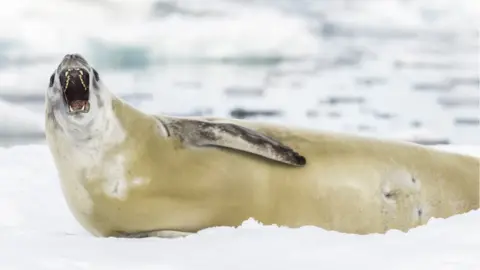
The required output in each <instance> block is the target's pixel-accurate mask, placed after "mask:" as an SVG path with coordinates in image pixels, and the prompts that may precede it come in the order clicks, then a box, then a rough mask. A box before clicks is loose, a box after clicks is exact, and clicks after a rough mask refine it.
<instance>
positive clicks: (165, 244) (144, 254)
mask: <svg viewBox="0 0 480 270" xmlns="http://www.w3.org/2000/svg"><path fill="white" fill-rule="evenodd" d="M440 148H442V149H446V150H447V151H455V152H461V153H466V154H475V155H477V156H480V146H468V145H464V146H459V147H458V148H457V147H456V146H455V147H454V146H441V147H440ZM0 179H1V181H0V213H1V215H0V268H1V269H2V270H13V269H15V270H17V269H18V270H24V269H29V270H30V269H35V270H43V269H49V270H53V269H102V270H107V269H146V270H150V269H167V270H168V269H209V270H213V269H219V270H220V269H221V270H224V269H302V270H305V269H371V270H375V269H382V270H383V269H390V270H395V269H409V270H413V269H421V270H426V269H435V270H443V269H455V270H463V269H469V270H474V269H476V270H478V269H480V231H479V230H478V224H480V211H472V212H470V213H467V214H463V215H458V216H454V217H451V218H448V219H432V220H431V221H430V222H429V223H428V224H427V225H426V226H422V227H418V228H416V229H412V230H411V231H410V232H408V233H403V232H400V231H395V230H392V231H389V232H388V233H387V234H386V235H380V234H372V235H365V236H358V235H348V234H342V233H338V232H329V231H326V230H323V229H320V228H315V227H310V226H307V227H303V228H299V229H289V228H282V227H277V226H273V225H271V226H263V225H261V224H258V223H257V222H255V221H254V220H247V221H245V222H244V223H243V224H242V225H241V226H240V227H238V228H233V227H218V228H209V229H205V230H203V231H201V232H200V233H198V234H197V235H192V236H188V237H186V238H183V239H158V238H150V239H116V238H95V237H93V236H91V235H89V234H88V233H87V232H86V231H84V230H83V229H82V228H81V227H80V226H79V224H78V223H77V222H76V221H75V220H74V219H73V217H72V215H71V214H70V212H69V211H68V209H67V206H66V204H65V202H64V199H63V195H62V193H61V191H60V187H59V179H58V177H57V174H56V170H55V168H54V165H53V162H52V159H51V156H50V153H49V151H48V148H47V146H45V145H26V146H14V147H10V148H0Z"/></svg>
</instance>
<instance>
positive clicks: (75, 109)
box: [46, 54, 111, 137]
mask: <svg viewBox="0 0 480 270" xmlns="http://www.w3.org/2000/svg"><path fill="white" fill-rule="evenodd" d="M109 100H111V98H110V94H109V93H108V91H106V90H105V89H104V87H103V86H102V84H101V82H100V78H99V75H98V72H97V71H96V70H95V69H94V68H93V67H92V66H91V65H90V64H89V63H88V62H87V61H86V60H85V58H83V57H82V56H81V55H80V54H67V55H65V56H64V57H63V59H62V60H61V62H60V63H59V64H58V66H57V68H56V69H55V70H54V72H53V73H52V75H51V76H50V81H49V87H48V89H47V93H46V113H47V114H46V115H47V119H48V120H50V122H51V123H52V124H53V128H55V129H61V130H63V131H64V132H68V133H72V134H73V133H75V136H76V137H78V136H80V137H81V136H86V137H90V135H91V133H92V132H93V131H94V130H100V129H102V128H103V124H102V121H103V120H102V118H103V117H106V116H105V114H106V112H105V110H102V108H104V105H105V104H106V103H107V102H108V101H109ZM103 122H104V121H103Z"/></svg>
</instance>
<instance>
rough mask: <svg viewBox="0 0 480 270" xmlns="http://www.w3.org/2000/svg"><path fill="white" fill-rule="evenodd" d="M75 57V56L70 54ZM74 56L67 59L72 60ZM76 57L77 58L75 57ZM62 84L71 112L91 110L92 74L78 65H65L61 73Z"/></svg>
mask: <svg viewBox="0 0 480 270" xmlns="http://www.w3.org/2000/svg"><path fill="white" fill-rule="evenodd" d="M70 57H73V56H70ZM71 59H72V58H69V59H67V56H65V60H67V61H68V60H71ZM75 59H76V58H75ZM59 79H60V85H61V87H62V91H63V97H64V100H65V103H66V104H67V106H68V111H69V113H86V112H88V111H89V110H90V103H89V95H90V89H89V88H90V74H89V72H88V71H87V70H86V69H85V68H83V67H78V66H73V67H69V66H67V67H65V68H64V69H62V70H61V71H60V73H59Z"/></svg>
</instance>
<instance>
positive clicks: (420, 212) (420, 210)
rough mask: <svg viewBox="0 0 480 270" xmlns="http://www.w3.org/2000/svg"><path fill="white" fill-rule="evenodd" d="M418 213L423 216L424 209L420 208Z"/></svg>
mask: <svg viewBox="0 0 480 270" xmlns="http://www.w3.org/2000/svg"><path fill="white" fill-rule="evenodd" d="M417 214H418V216H419V217H421V216H422V215H423V210H422V209H418V210H417Z"/></svg>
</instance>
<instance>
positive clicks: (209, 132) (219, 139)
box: [161, 118, 306, 166]
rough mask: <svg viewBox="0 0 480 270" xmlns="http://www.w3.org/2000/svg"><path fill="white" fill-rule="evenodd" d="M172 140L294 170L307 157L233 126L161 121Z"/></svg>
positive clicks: (273, 140) (304, 162)
mask: <svg viewBox="0 0 480 270" xmlns="http://www.w3.org/2000/svg"><path fill="white" fill-rule="evenodd" d="M161 121H162V122H163V124H164V125H165V128H166V129H167V131H168V133H169V136H173V137H176V138H179V139H180V140H181V141H182V142H183V143H184V144H186V145H190V146H196V147H202V146H217V147H225V148H229V149H234V150H239V151H243V152H247V153H251V154H255V155H259V156H262V157H265V158H268V159H270V160H275V161H278V162H282V163H285V164H289V165H292V166H304V165H305V164H306V160H305V157H303V156H302V155H300V154H299V153H297V152H295V151H294V150H293V149H291V148H290V147H288V146H286V145H284V144H282V143H281V142H279V141H277V140H275V139H273V138H270V137H268V136H266V135H264V134H262V133H260V132H258V131H255V130H252V129H248V128H245V127H242V126H239V125H236V124H231V123H214V122H208V121H201V120H192V119H181V118H162V119H161Z"/></svg>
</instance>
